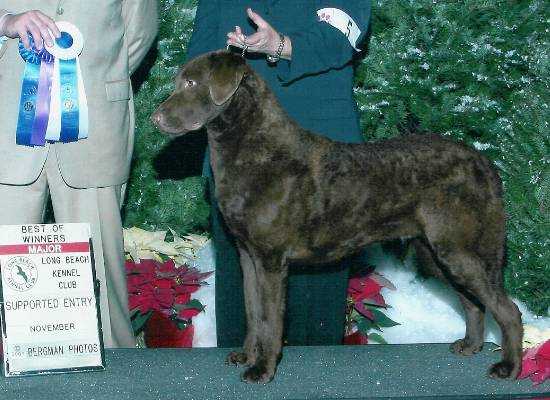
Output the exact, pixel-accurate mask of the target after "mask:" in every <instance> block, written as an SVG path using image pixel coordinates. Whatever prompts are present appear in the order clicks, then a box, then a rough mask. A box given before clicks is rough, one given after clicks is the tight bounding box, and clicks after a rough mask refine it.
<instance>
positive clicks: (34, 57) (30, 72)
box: [16, 35, 53, 146]
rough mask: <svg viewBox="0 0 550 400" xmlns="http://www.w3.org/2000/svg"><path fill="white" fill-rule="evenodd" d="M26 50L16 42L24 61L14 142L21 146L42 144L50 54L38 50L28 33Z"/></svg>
mask: <svg viewBox="0 0 550 400" xmlns="http://www.w3.org/2000/svg"><path fill="white" fill-rule="evenodd" d="M29 39H30V49H26V48H25V47H24V46H23V43H21V42H20V43H19V53H20V54H21V57H22V58H23V60H24V61H25V62H26V65H25V71H24V74H23V82H22V84H21V97H20V100H19V118H18V121H17V132H16V143H17V144H20V145H24V146H34V145H42V146H43V145H44V137H45V132H46V128H47V118H48V113H49V102H50V90H51V66H52V62H53V56H52V55H51V54H50V53H48V52H47V51H46V50H44V49H42V50H38V49H37V48H36V46H35V43H34V40H33V38H32V36H31V35H29Z"/></svg>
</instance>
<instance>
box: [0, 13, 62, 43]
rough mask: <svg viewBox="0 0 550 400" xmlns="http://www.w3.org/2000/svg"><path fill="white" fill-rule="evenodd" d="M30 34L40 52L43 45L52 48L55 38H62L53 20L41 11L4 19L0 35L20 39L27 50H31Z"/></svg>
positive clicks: (9, 16)
mask: <svg viewBox="0 0 550 400" xmlns="http://www.w3.org/2000/svg"><path fill="white" fill-rule="evenodd" d="M0 28H2V27H0ZM29 33H30V34H31V35H32V37H33V39H34V43H35V44H36V48H37V49H38V50H41V49H42V48H43V47H44V46H43V43H45V44H46V46H48V47H52V46H53V42H54V40H55V38H59V37H60V36H61V32H59V29H58V28H57V25H55V22H54V21H53V19H51V18H50V17H48V16H47V15H45V14H43V13H42V12H40V11H36V10H34V11H27V12H24V13H21V14H16V15H8V16H7V17H6V18H4V28H3V29H1V31H0V35H3V36H7V37H9V38H12V39H15V38H18V37H19V38H21V41H22V42H23V45H24V46H25V48H27V49H28V48H30V40H29ZM52 34H53V36H52ZM54 36H55V38H54Z"/></svg>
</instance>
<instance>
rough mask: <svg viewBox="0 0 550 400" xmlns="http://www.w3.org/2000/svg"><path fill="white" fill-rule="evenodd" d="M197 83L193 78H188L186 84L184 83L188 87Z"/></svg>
mask: <svg viewBox="0 0 550 400" xmlns="http://www.w3.org/2000/svg"><path fill="white" fill-rule="evenodd" d="M196 84H197V82H195V81H194V80H192V79H186V80H185V81H184V84H183V85H184V86H185V87H186V88H191V87H193V86H195V85H196Z"/></svg>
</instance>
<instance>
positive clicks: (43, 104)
mask: <svg viewBox="0 0 550 400" xmlns="http://www.w3.org/2000/svg"><path fill="white" fill-rule="evenodd" d="M56 24H57V26H58V28H59V30H60V31H61V37H60V38H59V39H57V40H56V41H55V43H54V46H53V47H51V48H48V50H46V49H42V50H37V49H36V46H35V43H34V41H33V40H32V37H31V38H30V39H31V48H30V50H27V49H25V47H24V46H23V44H22V42H21V41H20V42H19V53H20V54H21V57H22V58H23V60H24V61H25V63H26V66H25V72H24V76H23V83H22V87H21V99H20V103H19V120H18V124H17V133H16V143H17V144H19V145H24V146H44V145H45V143H46V141H48V142H64V143H68V142H74V141H77V140H79V139H84V138H87V137H88V104H87V100H86V93H85V90H84V82H83V80H82V73H81V70H80V62H79V59H78V56H79V55H80V53H81V52H82V49H83V47H84V39H83V37H82V33H81V32H80V31H79V30H78V28H76V27H75V26H74V25H72V24H71V23H69V22H64V21H61V22H56Z"/></svg>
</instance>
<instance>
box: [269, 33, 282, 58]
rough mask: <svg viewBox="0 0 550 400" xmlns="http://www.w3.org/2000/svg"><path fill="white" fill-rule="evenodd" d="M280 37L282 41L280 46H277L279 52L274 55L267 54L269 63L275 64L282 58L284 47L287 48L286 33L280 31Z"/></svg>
mask: <svg viewBox="0 0 550 400" xmlns="http://www.w3.org/2000/svg"><path fill="white" fill-rule="evenodd" d="M279 37H280V38H281V41H280V42H279V47H278V48H277V52H276V53H275V54H274V55H271V54H268V55H267V56H266V59H267V62H268V63H271V64H275V63H277V61H279V60H280V58H281V54H282V52H283V49H284V48H285V35H283V34H282V33H279Z"/></svg>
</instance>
